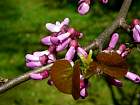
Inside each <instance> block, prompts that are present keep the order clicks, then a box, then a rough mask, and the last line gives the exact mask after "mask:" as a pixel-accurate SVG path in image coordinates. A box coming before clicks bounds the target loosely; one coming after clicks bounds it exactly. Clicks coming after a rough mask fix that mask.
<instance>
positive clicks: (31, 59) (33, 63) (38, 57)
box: [25, 50, 55, 68]
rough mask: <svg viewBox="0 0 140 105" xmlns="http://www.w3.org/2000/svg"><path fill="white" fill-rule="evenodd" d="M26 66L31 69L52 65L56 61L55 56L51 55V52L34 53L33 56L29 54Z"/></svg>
mask: <svg viewBox="0 0 140 105" xmlns="http://www.w3.org/2000/svg"><path fill="white" fill-rule="evenodd" d="M25 58H26V66H27V67H30V68H36V67H40V66H43V65H45V64H47V63H52V62H54V61H55V57H54V55H53V54H50V53H49V51H47V50H46V51H41V52H34V53H33V54H27V55H26V56H25Z"/></svg>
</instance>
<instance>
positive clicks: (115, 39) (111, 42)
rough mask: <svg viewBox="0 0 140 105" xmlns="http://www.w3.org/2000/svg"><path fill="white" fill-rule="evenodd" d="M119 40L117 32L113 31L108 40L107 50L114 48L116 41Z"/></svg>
mask: <svg viewBox="0 0 140 105" xmlns="http://www.w3.org/2000/svg"><path fill="white" fill-rule="evenodd" d="M118 40H119V34H118V33H114V34H113V35H112V37H111V40H110V43H109V46H108V48H107V49H108V50H112V49H113V48H115V46H116V44H117V42H118Z"/></svg>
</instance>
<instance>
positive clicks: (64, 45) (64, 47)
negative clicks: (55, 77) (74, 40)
mask: <svg viewBox="0 0 140 105" xmlns="http://www.w3.org/2000/svg"><path fill="white" fill-rule="evenodd" d="M70 41H71V38H68V39H67V40H65V41H63V42H62V43H60V44H59V45H58V46H56V51H57V52H59V51H62V50H64V49H66V48H67V47H68V45H69V43H70Z"/></svg>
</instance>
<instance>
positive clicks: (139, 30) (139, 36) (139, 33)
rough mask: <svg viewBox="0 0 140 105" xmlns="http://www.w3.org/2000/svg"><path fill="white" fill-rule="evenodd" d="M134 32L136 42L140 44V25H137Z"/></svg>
mask: <svg viewBox="0 0 140 105" xmlns="http://www.w3.org/2000/svg"><path fill="white" fill-rule="evenodd" d="M132 31H133V38H134V41H135V42H139V43H140V25H135V27H134V28H133V29H132Z"/></svg>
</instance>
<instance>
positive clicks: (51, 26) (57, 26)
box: [46, 18, 69, 32]
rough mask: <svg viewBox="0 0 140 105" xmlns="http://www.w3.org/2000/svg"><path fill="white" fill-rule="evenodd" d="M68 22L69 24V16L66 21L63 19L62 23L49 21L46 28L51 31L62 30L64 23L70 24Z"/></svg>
mask: <svg viewBox="0 0 140 105" xmlns="http://www.w3.org/2000/svg"><path fill="white" fill-rule="evenodd" d="M68 24H69V18H65V19H64V21H62V22H61V23H60V22H59V21H57V22H56V23H55V24H52V23H47V24H46V28H47V29H48V30H49V31H51V32H60V30H61V28H62V27H63V26H64V25H68Z"/></svg>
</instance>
